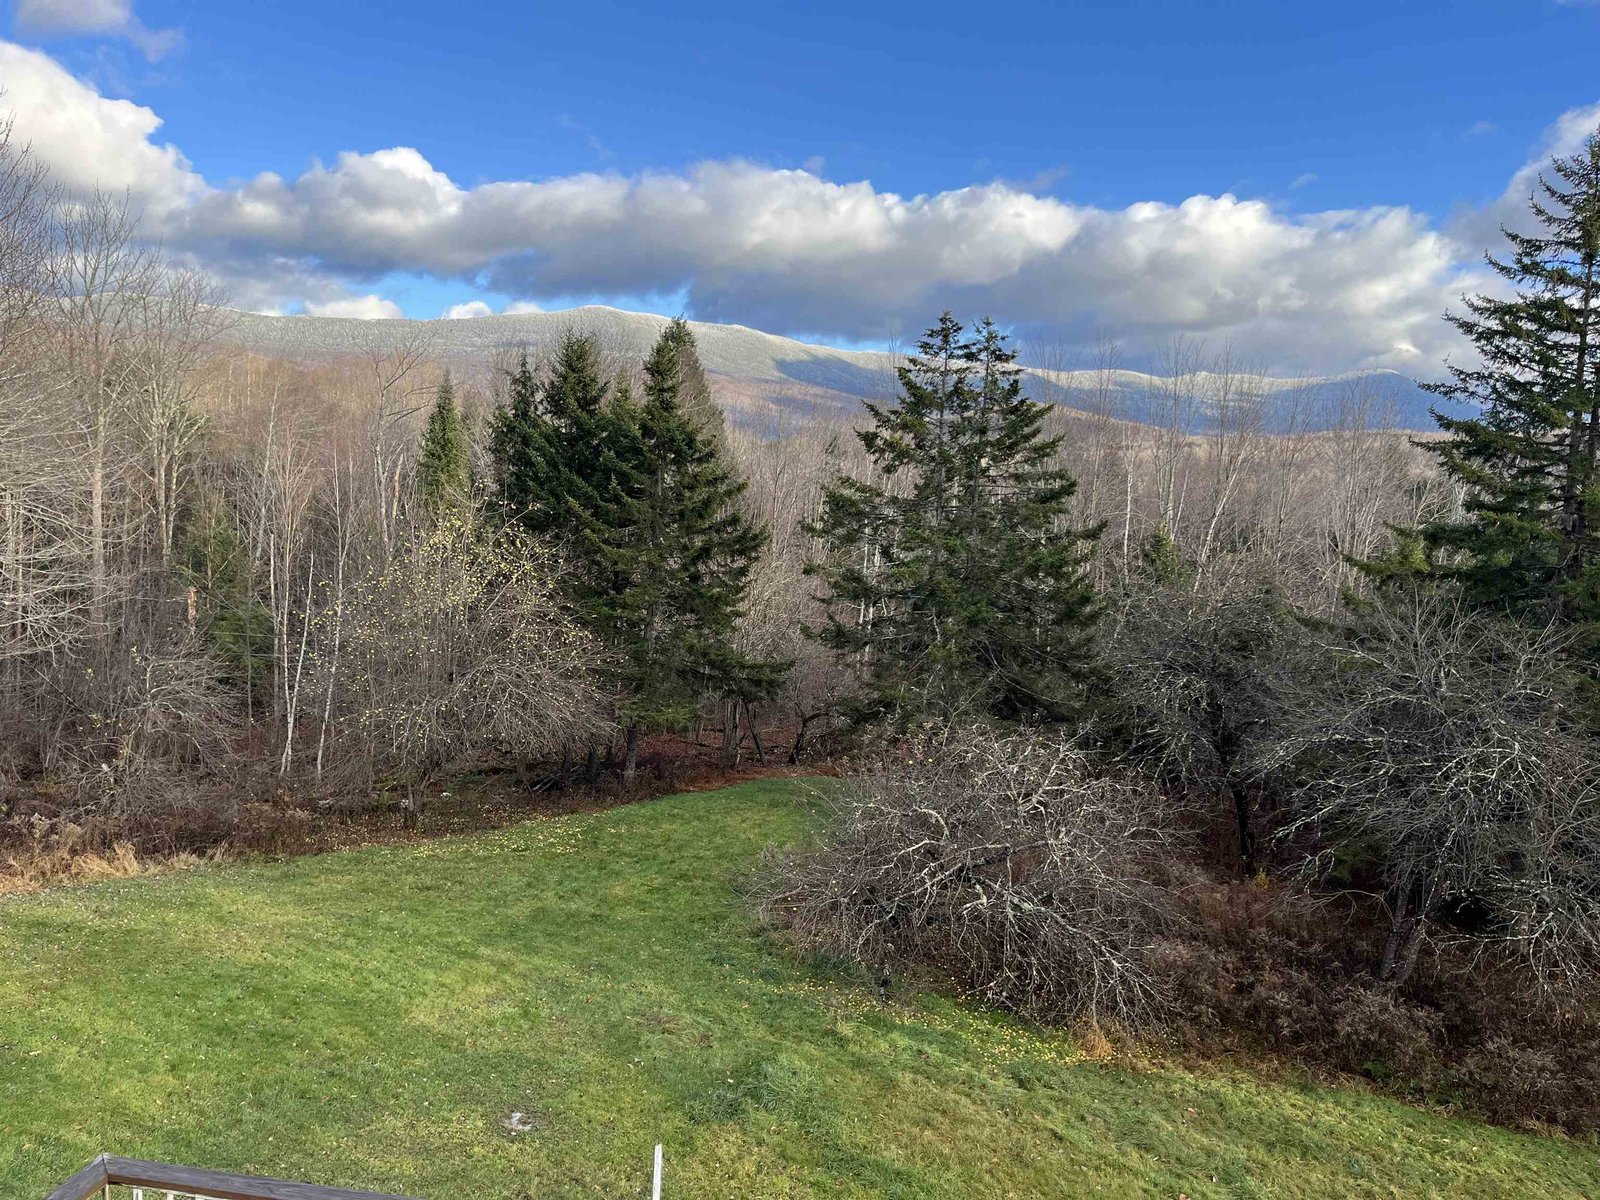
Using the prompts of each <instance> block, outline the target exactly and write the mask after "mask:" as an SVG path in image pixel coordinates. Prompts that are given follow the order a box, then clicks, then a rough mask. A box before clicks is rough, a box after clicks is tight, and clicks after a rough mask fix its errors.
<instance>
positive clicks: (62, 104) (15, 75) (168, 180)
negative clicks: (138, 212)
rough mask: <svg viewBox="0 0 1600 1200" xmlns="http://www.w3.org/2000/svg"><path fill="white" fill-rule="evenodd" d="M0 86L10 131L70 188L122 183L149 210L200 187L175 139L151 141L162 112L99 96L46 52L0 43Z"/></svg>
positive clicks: (167, 205)
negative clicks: (164, 142) (171, 142)
mask: <svg viewBox="0 0 1600 1200" xmlns="http://www.w3.org/2000/svg"><path fill="white" fill-rule="evenodd" d="M0 88H3V89H4V94H3V95H0V106H3V107H4V108H7V109H10V111H11V115H12V116H13V118H14V120H15V129H14V131H13V132H14V136H15V137H16V138H17V140H18V141H20V142H23V143H31V144H32V146H33V150H34V153H35V154H37V155H39V156H40V158H41V159H43V160H44V161H45V162H46V163H48V164H49V166H50V168H51V170H52V172H53V173H54V175H55V178H56V179H57V180H58V181H59V182H61V183H63V184H65V185H66V186H67V187H69V188H74V189H78V190H88V189H90V188H93V187H102V188H106V189H109V190H111V191H119V192H120V191H124V190H126V191H129V192H131V193H133V195H134V197H135V198H136V199H137V200H138V201H139V202H140V203H142V204H143V205H144V206H145V207H146V208H147V210H150V211H152V212H154V211H156V210H167V209H170V208H173V207H174V206H176V205H179V204H182V203H184V202H185V201H186V200H190V199H194V198H196V197H198V196H199V195H200V194H201V193H202V192H204V191H205V190H206V187H205V181H204V180H202V179H201V178H200V176H199V175H197V174H195V172H194V171H193V169H192V168H191V167H190V166H189V160H188V159H186V158H184V156H183V155H182V154H181V153H179V151H178V149H177V148H176V147H175V146H171V145H160V144H157V143H156V142H155V141H154V140H153V136H154V134H155V132H156V130H157V129H159V128H160V127H161V118H160V117H158V116H156V114H155V113H154V112H152V111H151V110H150V109H148V108H145V107H144V106H143V105H140V104H134V103H133V102H132V101H129V100H113V99H111V98H110V97H107V96H102V95H101V94H100V93H99V92H98V91H96V90H95V89H94V87H93V86H91V85H90V84H87V83H85V82H83V81H82V80H80V79H77V78H74V77H73V76H72V75H71V74H69V73H68V72H67V71H66V70H65V69H63V68H62V67H61V65H60V64H59V63H57V62H56V61H55V60H54V59H53V58H51V57H50V56H49V55H47V54H43V53H41V52H40V51H38V50H29V49H26V48H24V47H22V46H18V45H15V44H13V43H11V42H0Z"/></svg>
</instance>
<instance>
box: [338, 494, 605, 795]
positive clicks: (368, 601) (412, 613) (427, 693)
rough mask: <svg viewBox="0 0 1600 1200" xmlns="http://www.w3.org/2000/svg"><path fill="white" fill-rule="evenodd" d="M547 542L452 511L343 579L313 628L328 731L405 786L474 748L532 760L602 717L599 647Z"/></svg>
mask: <svg viewBox="0 0 1600 1200" xmlns="http://www.w3.org/2000/svg"><path fill="white" fill-rule="evenodd" d="M554 570H555V561H554V558H553V556H552V555H551V554H549V553H548V552H547V551H545V550H544V549H543V548H542V547H541V546H539V545H537V544H536V543H534V542H532V541H531V540H530V539H528V538H527V537H525V536H522V535H521V534H519V533H517V532H516V531H515V530H504V531H499V532H495V533H484V532H482V531H481V530H480V529H479V527H478V526H477V524H476V523H475V522H474V521H473V519H472V517H471V515H470V514H466V513H458V512H453V513H449V514H447V515H445V516H444V517H443V518H442V519H441V520H440V521H439V523H438V524H437V525H435V526H433V527H431V528H429V529H426V530H424V531H422V532H419V533H417V534H416V535H415V536H414V537H413V538H412V540H410V541H409V542H406V543H401V544H399V545H397V546H396V548H395V553H394V556H393V557H392V558H391V559H390V560H389V561H388V564H387V565H385V566H383V567H381V568H379V569H378V570H377V571H375V572H374V573H373V574H372V575H371V576H370V577H368V578H367V579H364V580H362V581H360V582H358V583H356V584H354V585H352V586H351V587H350V588H349V589H348V591H347V593H346V594H345V596H344V597H343V599H342V601H341V603H340V605H339V607H338V608H337V609H336V610H335V611H332V612H330V613H328V614H326V615H325V616H324V618H323V620H322V623H321V624H322V627H321V629H320V630H319V634H318V643H319V646H320V647H321V649H320V650H319V651H318V660H317V664H316V665H317V671H318V693H319V694H320V695H324V696H326V704H327V714H326V724H327V729H326V730H325V732H326V733H328V735H329V736H331V737H332V738H334V739H336V741H337V742H338V743H339V745H340V748H341V750H342V751H343V752H344V753H345V754H346V755H349V756H353V759H354V761H357V762H359V763H360V764H362V765H363V766H364V767H365V769H366V770H367V771H368V772H370V773H372V774H379V775H381V774H388V775H391V776H394V777H397V778H398V779H400V780H401V781H402V782H404V783H406V784H407V785H408V788H411V787H414V785H415V784H416V783H418V782H420V781H421V780H422V779H423V778H424V777H426V776H427V775H429V774H431V773H434V772H437V771H439V770H442V769H444V768H445V767H446V766H448V765H449V764H451V763H452V762H455V761H457V760H459V759H462V758H464V757H466V756H468V755H470V754H474V753H483V752H490V751H494V752H500V753H506V754H511V755H514V756H516V757H517V758H518V759H519V760H520V761H524V762H527V761H534V762H537V761H540V760H545V759H549V758H550V757H552V756H553V755H556V754H560V753H561V752H562V751H563V750H564V749H565V748H567V747H570V746H573V745H579V744H583V743H586V742H588V741H591V740H593V739H596V738H597V737H599V736H600V735H601V734H602V733H604V732H606V731H608V730H609V723H608V720H607V718H606V715H605V713H606V705H605V698H604V697H603V696H602V695H601V693H600V692H599V690H598V688H597V685H596V682H595V679H596V675H595V668H596V667H597V666H598V665H599V651H598V648H597V647H596V645H595V643H594V642H593V641H592V639H590V638H589V636H588V635H587V634H585V633H584V632H583V631H582V630H581V629H580V628H579V627H578V626H577V625H576V624H575V623H574V622H573V620H572V618H571V617H570V616H569V615H568V613H567V612H566V611H565V609H564V608H563V607H562V605H561V603H560V601H559V600H558V598H557V596H556V592H555V588H554V585H553V573H554Z"/></svg>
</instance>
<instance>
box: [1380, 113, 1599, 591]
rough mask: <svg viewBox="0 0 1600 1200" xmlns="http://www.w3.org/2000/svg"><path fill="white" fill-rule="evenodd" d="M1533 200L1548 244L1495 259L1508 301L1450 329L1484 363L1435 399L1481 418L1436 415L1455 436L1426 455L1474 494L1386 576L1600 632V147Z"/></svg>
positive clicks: (1542, 240) (1514, 245)
mask: <svg viewBox="0 0 1600 1200" xmlns="http://www.w3.org/2000/svg"><path fill="white" fill-rule="evenodd" d="M1551 170H1552V172H1553V177H1546V176H1542V177H1541V178H1540V180H1539V190H1538V192H1537V194H1536V195H1535V196H1534V197H1533V198H1532V199H1531V200H1530V208H1531V210H1532V213H1533V216H1534V220H1535V224H1536V226H1537V227H1538V228H1539V232H1537V233H1533V234H1523V233H1517V232H1513V231H1512V230H1509V229H1507V230H1503V232H1504V233H1505V236H1506V238H1507V240H1508V241H1509V242H1510V243H1511V251H1512V252H1511V255H1510V257H1509V258H1508V259H1504V260H1502V259H1497V258H1494V257H1492V256H1491V257H1490V258H1489V260H1488V261H1489V264H1490V266H1491V267H1493V269H1494V270H1495V271H1496V272H1497V273H1498V274H1499V275H1500V276H1501V278H1503V279H1504V280H1506V282H1507V283H1508V284H1509V285H1511V287H1510V290H1511V293H1512V294H1511V295H1510V297H1509V298H1502V297H1497V296H1490V295H1479V296H1475V297H1472V298H1470V299H1468V300H1467V301H1466V302H1465V303H1466V311H1465V312H1464V313H1461V314H1452V315H1450V316H1449V317H1448V318H1447V319H1448V320H1449V321H1450V322H1451V323H1452V324H1453V325H1455V327H1456V328H1457V329H1459V330H1460V331H1461V332H1462V333H1464V334H1466V336H1467V337H1468V338H1470V339H1471V340H1472V342H1473V344H1474V346H1475V347H1476V349H1477V352H1478V353H1477V357H1478V361H1477V362H1476V363H1475V364H1473V365H1471V366H1465V367H1452V368H1451V372H1450V373H1451V376H1452V378H1451V379H1449V380H1447V381H1445V382H1443V383H1439V384H1434V385H1431V390H1432V391H1434V392H1435V393H1437V394H1438V395H1441V396H1444V397H1446V398H1448V399H1452V400H1461V401H1467V402H1469V403H1472V404H1474V405H1477V406H1481V411H1480V412H1479V413H1478V414H1477V415H1473V416H1468V417H1450V416H1445V415H1443V414H1441V413H1438V412H1437V411H1436V412H1435V414H1434V416H1435V419H1436V420H1437V421H1438V423H1439V427H1440V428H1441V429H1442V430H1444V431H1445V432H1446V433H1447V434H1449V438H1448V439H1447V440H1445V441H1444V442H1442V443H1437V444H1433V445H1430V446H1429V447H1428V448H1429V449H1432V450H1434V451H1435V452H1436V453H1438V455H1439V457H1440V459H1441V461H1442V464H1443V466H1444V469H1445V471H1446V472H1447V473H1448V474H1449V475H1451V476H1452V477H1453V478H1455V479H1456V480H1458V481H1460V482H1461V483H1462V484H1464V485H1465V486H1466V489H1467V499H1466V504H1465V512H1464V514H1463V515H1462V516H1461V517H1460V518H1458V519H1450V520H1440V521H1434V522H1431V523H1428V524H1426V525H1424V526H1423V527H1422V528H1421V530H1420V531H1419V533H1420V535H1421V542H1422V546H1423V548H1425V550H1426V552H1427V554H1426V559H1425V560H1424V559H1423V558H1422V556H1419V555H1418V554H1417V543H1416V541H1415V540H1412V541H1410V542H1403V543H1402V546H1401V552H1400V553H1398V554H1397V555H1395V556H1391V557H1390V558H1389V559H1385V560H1383V561H1382V562H1380V563H1378V564H1373V567H1374V569H1375V570H1376V571H1377V573H1379V574H1383V575H1393V574H1394V573H1395V572H1396V571H1397V570H1400V569H1402V568H1404V567H1406V566H1407V564H1409V565H1410V567H1411V570H1412V571H1413V572H1416V571H1419V570H1421V569H1424V564H1425V569H1430V570H1433V571H1435V572H1437V573H1439V574H1441V575H1443V576H1445V577H1447V578H1451V579H1454V580H1456V581H1457V582H1459V583H1460V584H1461V586H1462V591H1463V593H1464V595H1465V596H1466V598H1467V599H1468V600H1469V601H1471V602H1474V603H1476V604H1479V605H1483V606H1486V607H1493V608H1499V609H1503V610H1507V611H1510V612H1512V613H1526V614H1530V615H1535V616H1548V615H1552V614H1553V615H1555V616H1557V617H1559V618H1561V619H1564V620H1569V621H1585V622H1592V621H1596V620H1600V554H1597V550H1600V543H1597V540H1596V539H1597V536H1600V480H1597V477H1596V462H1597V454H1600V378H1597V372H1600V303H1597V301H1600V297H1597V294H1596V291H1597V284H1600V279H1597V277H1596V263H1597V259H1600V133H1596V134H1595V135H1593V136H1591V137H1590V138H1589V140H1588V142H1587V144H1586V146H1585V147H1584V150H1583V151H1582V152H1581V153H1579V154H1576V155H1573V156H1571V157H1569V158H1562V159H1556V160H1553V161H1552V163H1551Z"/></svg>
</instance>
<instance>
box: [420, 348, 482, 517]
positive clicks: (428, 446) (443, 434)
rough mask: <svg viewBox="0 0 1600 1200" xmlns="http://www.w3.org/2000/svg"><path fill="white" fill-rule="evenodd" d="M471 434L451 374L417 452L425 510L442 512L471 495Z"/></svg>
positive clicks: (443, 384)
mask: <svg viewBox="0 0 1600 1200" xmlns="http://www.w3.org/2000/svg"><path fill="white" fill-rule="evenodd" d="M467 470H468V465H467V433H466V430H465V429H464V428H463V427H462V424H461V414H460V413H459V412H457V411H456V393H455V388H454V387H453V386H452V385H451V383H450V374H449V372H446V373H445V377H444V379H443V380H442V381H441V382H440V384H439V390H438V391H437V392H436V393H435V395H434V401H433V411H432V412H431V413H429V414H428V424H427V426H426V427H425V428H424V429H423V431H422V444H421V445H420V446H419V447H418V449H417V495H418V496H419V497H420V498H421V500H422V503H423V506H424V507H426V508H427V509H428V510H429V511H431V512H438V511H439V510H440V509H442V508H445V507H446V506H448V505H450V504H453V503H457V502H459V501H461V500H463V499H465V498H466V496H467V492H468V482H469V481H468V473H467Z"/></svg>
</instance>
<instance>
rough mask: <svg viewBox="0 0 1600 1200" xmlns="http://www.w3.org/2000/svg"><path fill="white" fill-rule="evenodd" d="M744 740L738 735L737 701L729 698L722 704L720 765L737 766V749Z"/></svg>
mask: <svg viewBox="0 0 1600 1200" xmlns="http://www.w3.org/2000/svg"><path fill="white" fill-rule="evenodd" d="M743 742H744V739H743V737H741V736H740V733H739V701H738V699H737V697H734V696H729V697H727V698H726V699H724V700H723V702H722V765H723V766H725V767H736V766H738V765H739V749H740V747H741V746H742V745H743Z"/></svg>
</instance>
